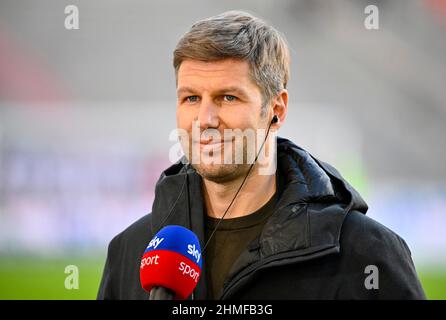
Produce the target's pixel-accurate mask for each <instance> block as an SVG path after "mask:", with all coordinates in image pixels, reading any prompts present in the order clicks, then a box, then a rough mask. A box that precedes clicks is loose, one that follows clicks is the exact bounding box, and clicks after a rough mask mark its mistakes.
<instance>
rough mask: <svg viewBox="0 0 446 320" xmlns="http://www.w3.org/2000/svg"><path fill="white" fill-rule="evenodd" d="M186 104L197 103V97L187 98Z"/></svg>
mask: <svg viewBox="0 0 446 320" xmlns="http://www.w3.org/2000/svg"><path fill="white" fill-rule="evenodd" d="M186 100H187V102H197V101H198V96H189V97H187V98H186Z"/></svg>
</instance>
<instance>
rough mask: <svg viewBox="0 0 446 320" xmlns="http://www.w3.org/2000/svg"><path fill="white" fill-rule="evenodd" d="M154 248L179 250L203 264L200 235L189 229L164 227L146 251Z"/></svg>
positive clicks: (174, 226) (199, 264)
mask: <svg viewBox="0 0 446 320" xmlns="http://www.w3.org/2000/svg"><path fill="white" fill-rule="evenodd" d="M152 250H169V251H174V252H177V253H179V254H181V255H183V256H185V257H187V258H189V259H190V260H192V261H194V262H195V263H196V264H197V265H198V266H199V267H200V268H201V266H202V262H201V261H202V258H201V247H200V242H199V241H198V237H197V236H196V235H195V233H193V232H192V231H190V230H189V229H187V228H185V227H182V226H176V225H170V226H165V227H164V228H162V229H161V230H160V231H159V232H158V233H157V234H156V235H155V237H153V239H152V240H151V241H150V242H149V245H148V246H147V248H146V250H145V252H144V253H146V252H148V251H152Z"/></svg>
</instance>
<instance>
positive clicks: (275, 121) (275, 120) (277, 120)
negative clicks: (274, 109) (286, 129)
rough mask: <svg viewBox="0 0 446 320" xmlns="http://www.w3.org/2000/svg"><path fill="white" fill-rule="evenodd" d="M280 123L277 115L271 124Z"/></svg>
mask: <svg viewBox="0 0 446 320" xmlns="http://www.w3.org/2000/svg"><path fill="white" fill-rule="evenodd" d="M277 122H279V117H278V116H277V114H275V115H274V117H273V119H272V120H271V124H274V123H277Z"/></svg>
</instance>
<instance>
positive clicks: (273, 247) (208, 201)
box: [98, 11, 425, 299]
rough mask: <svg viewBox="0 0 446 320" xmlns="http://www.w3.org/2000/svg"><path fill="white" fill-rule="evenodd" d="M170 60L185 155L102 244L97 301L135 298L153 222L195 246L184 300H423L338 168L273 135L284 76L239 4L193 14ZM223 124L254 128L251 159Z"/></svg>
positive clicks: (275, 38)
mask: <svg viewBox="0 0 446 320" xmlns="http://www.w3.org/2000/svg"><path fill="white" fill-rule="evenodd" d="M174 67H175V72H176V79H177V98H178V103H177V124H178V128H179V129H180V130H181V132H182V133H183V134H182V135H181V136H180V140H181V143H182V146H183V150H184V153H185V155H186V156H185V158H183V159H182V161H179V162H178V163H176V164H174V165H172V166H171V167H170V168H168V169H167V170H165V171H164V172H163V173H162V174H161V177H160V179H159V181H158V183H157V185H156V191H155V200H154V204H153V208H152V213H151V214H149V215H146V216H145V217H143V218H141V219H140V220H139V221H137V222H135V223H134V224H133V225H131V226H130V227H128V228H127V229H126V230H124V231H123V232H122V233H120V234H119V235H117V236H116V237H115V238H114V239H113V240H112V241H111V243H110V245H109V249H108V256H107V261H106V265H105V269H104V275H103V278H102V282H101V285H100V289H99V293H98V298H99V299H147V297H148V295H147V293H146V292H144V290H143V289H142V288H141V284H140V280H139V266H140V261H141V257H142V254H143V252H144V250H145V248H146V246H147V243H148V241H149V240H150V239H151V238H152V237H153V235H154V234H155V233H156V232H157V231H158V230H159V229H160V228H161V227H162V226H165V225H182V226H185V227H187V228H190V229H191V230H192V231H193V232H195V233H196V234H197V236H198V238H199V240H200V243H201V245H202V248H203V247H204V246H206V249H205V251H204V252H203V258H204V265H203V274H202V276H201V278H200V281H199V283H198V285H197V287H196V289H195V291H194V293H193V294H192V295H191V297H190V298H192V299H424V298H425V296H424V292H423V289H422V287H421V285H420V282H419V280H418V278H417V274H416V271H415V268H414V265H413V262H412V259H411V253H410V251H409V248H408V247H407V245H406V243H405V242H404V240H403V239H401V238H400V237H399V236H398V235H396V234H395V233H393V232H392V231H391V230H389V229H387V228H386V227H384V226H383V225H381V224H379V223H377V222H375V221H374V220H372V219H370V218H368V217H366V216H365V213H366V211H367V205H366V204H365V202H364V201H363V200H362V198H361V197H360V195H359V194H358V193H357V192H356V191H355V190H354V189H353V188H352V187H351V186H350V185H349V184H348V183H347V182H346V181H345V180H344V179H343V178H342V177H341V176H340V174H339V173H338V172H337V171H336V170H335V169H334V168H333V167H331V166H329V165H328V164H325V163H323V162H321V161H319V160H317V159H315V158H313V157H312V156H311V155H310V154H309V153H308V152H306V151H305V150H303V149H301V148H300V147H298V146H296V145H295V144H293V143H292V142H291V141H288V140H286V139H282V138H278V139H277V144H275V143H274V142H275V141H276V140H275V136H274V133H275V132H277V130H278V129H279V128H280V126H281V125H282V124H283V123H284V121H285V118H286V113H287V107H288V92H287V90H286V86H287V81H288V77H289V52H288V48H287V45H286V42H285V40H284V38H283V37H282V36H281V35H280V34H279V33H278V32H277V31H276V30H275V29H273V28H272V27H270V26H268V25H267V24H265V23H264V22H263V21H262V20H260V19H258V18H255V17H253V16H252V15H249V14H246V13H244V12H239V11H231V12H226V13H223V14H220V15H217V16H214V17H211V18H209V19H205V20H202V21H199V22H197V23H195V24H194V25H193V26H192V28H191V29H190V30H189V32H187V33H186V34H185V35H184V36H183V37H182V39H181V40H180V41H179V43H178V45H177V47H176V49H175V51H174ZM296 125H298V124H296ZM194 126H196V127H195V128H194ZM315 126H317V119H315ZM194 130H198V133H199V134H198V136H197V135H196V134H195V136H194ZM227 130H239V132H240V131H241V132H246V131H249V130H251V131H255V132H263V135H255V139H254V142H255V143H254V144H255V145H256V149H255V150H256V152H255V155H256V157H255V158H254V160H253V161H252V157H250V159H251V161H248V158H249V157H248V151H249V148H250V147H251V146H252V144H253V143H252V141H253V140H251V142H248V140H249V139H243V140H242V141H243V142H242V143H235V141H236V140H237V139H235V138H234V136H229V138H227V136H226V135H225V134H224V133H225V132H226V131H227ZM216 137H217V138H216ZM238 141H239V142H240V140H238ZM271 142H273V143H271ZM259 146H260V147H259ZM263 148H264V150H263ZM240 151H242V154H243V157H242V158H243V159H242V161H238V162H237V161H234V160H235V154H237V153H238V154H239V155H240ZM194 152H195V153H194ZM228 154H229V156H228ZM266 154H268V155H270V156H265V155H266ZM260 155H262V157H260ZM271 155H273V156H271ZM223 158H224V159H225V161H216V160H218V159H220V160H221V159H223ZM261 158H262V159H261ZM197 159H198V161H197ZM265 159H266V160H265ZM276 159H277V162H276V165H275V166H271V164H272V163H273V162H275V160H276ZM227 160H230V161H227ZM265 165H266V166H267V167H268V166H269V168H271V167H273V168H274V169H277V170H269V171H268V170H263V171H262V169H265V168H264V167H265Z"/></svg>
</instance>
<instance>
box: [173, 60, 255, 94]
mask: <svg viewBox="0 0 446 320" xmlns="http://www.w3.org/2000/svg"><path fill="white" fill-rule="evenodd" d="M182 85H188V86H190V85H197V86H203V85H206V86H211V85H217V86H218V85H225V86H245V87H247V89H249V87H251V86H255V87H257V85H256V84H255V82H254V81H253V80H252V79H251V74H250V68H249V63H248V62H247V61H243V60H236V59H224V60H218V61H199V60H190V59H187V60H184V61H183V62H182V63H181V65H180V68H179V70H178V81H177V87H181V86H182Z"/></svg>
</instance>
